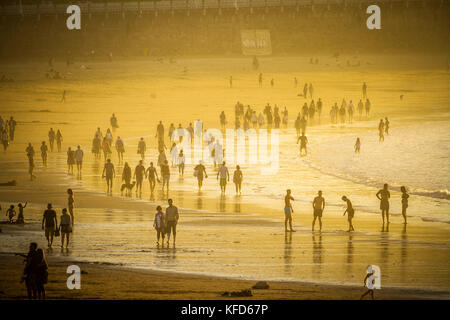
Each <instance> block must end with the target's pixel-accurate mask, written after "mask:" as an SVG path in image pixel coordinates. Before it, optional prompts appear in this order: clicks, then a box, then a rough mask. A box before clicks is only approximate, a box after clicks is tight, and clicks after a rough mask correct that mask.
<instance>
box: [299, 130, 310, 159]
mask: <svg viewBox="0 0 450 320" xmlns="http://www.w3.org/2000/svg"><path fill="white" fill-rule="evenodd" d="M299 141H300V157H301V156H302V151H303V150H305V156H307V155H308V150H307V149H306V145H307V143H308V138H307V137H306V136H305V133H304V132H302V135H301V136H300V137H298V139H297V144H298V142H299Z"/></svg>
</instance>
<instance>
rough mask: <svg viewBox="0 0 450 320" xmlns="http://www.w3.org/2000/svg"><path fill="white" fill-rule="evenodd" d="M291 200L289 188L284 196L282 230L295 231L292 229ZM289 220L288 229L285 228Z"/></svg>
mask: <svg viewBox="0 0 450 320" xmlns="http://www.w3.org/2000/svg"><path fill="white" fill-rule="evenodd" d="M291 200H292V201H294V198H293V197H292V195H291V189H287V190H286V196H285V197H284V231H285V232H288V231H291V232H295V230H294V229H292V213H294V209H293V208H292V204H291ZM288 222H289V229H290V230H288V228H287V225H288Z"/></svg>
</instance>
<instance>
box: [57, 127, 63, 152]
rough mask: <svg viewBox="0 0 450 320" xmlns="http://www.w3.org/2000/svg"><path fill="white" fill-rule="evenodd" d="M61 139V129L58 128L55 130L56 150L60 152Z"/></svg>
mask: <svg viewBox="0 0 450 320" xmlns="http://www.w3.org/2000/svg"><path fill="white" fill-rule="evenodd" d="M62 140H63V136H62V134H61V131H59V129H58V131H56V146H57V148H58V152H61V143H62Z"/></svg>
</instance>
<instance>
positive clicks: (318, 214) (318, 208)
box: [284, 183, 409, 232]
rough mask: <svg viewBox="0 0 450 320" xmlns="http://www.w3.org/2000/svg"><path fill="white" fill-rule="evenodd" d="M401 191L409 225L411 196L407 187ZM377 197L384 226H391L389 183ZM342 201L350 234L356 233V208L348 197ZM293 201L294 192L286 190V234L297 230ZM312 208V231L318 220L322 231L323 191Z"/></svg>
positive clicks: (403, 211) (319, 193) (404, 211)
mask: <svg viewBox="0 0 450 320" xmlns="http://www.w3.org/2000/svg"><path fill="white" fill-rule="evenodd" d="M400 190H401V192H402V195H401V204H402V216H403V221H404V222H403V223H404V224H405V225H406V224H407V216H406V210H407V208H408V199H409V194H408V192H407V190H406V187H405V186H401V188H400ZM376 197H377V199H378V200H379V201H380V210H381V216H382V219H383V226H384V225H385V222H386V223H387V224H388V225H389V223H390V220H389V199H390V198H391V193H390V192H389V186H388V184H387V183H385V184H384V186H383V189H380V190H379V191H378V192H377V193H376ZM341 199H342V201H344V202H345V203H346V209H345V211H344V214H343V215H344V216H345V215H346V214H347V220H348V232H351V231H355V228H354V226H353V218H354V216H355V208H354V207H353V204H352V202H351V200H350V199H349V198H348V197H347V196H346V195H344V196H342V198H341ZM291 201H294V198H293V197H292V191H291V190H290V189H288V190H286V195H285V197H284V216H285V220H284V229H285V231H286V232H295V230H294V229H293V228H292V213H293V212H294V209H293V207H292V203H291ZM312 208H313V221H312V231H314V226H315V223H316V220H318V221H319V231H322V215H323V211H324V209H325V198H324V197H323V195H322V191H321V190H319V191H318V194H317V196H316V197H315V198H314V199H313V201H312ZM288 224H289V229H288Z"/></svg>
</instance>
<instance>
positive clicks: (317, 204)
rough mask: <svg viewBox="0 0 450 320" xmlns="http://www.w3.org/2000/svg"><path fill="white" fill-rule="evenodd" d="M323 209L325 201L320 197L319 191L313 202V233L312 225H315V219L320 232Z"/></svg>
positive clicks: (320, 192)
mask: <svg viewBox="0 0 450 320" xmlns="http://www.w3.org/2000/svg"><path fill="white" fill-rule="evenodd" d="M324 209H325V199H324V198H323V197H322V191H320V190H319V192H318V196H317V197H315V198H314V200H313V211H314V220H313V222H312V231H314V225H315V223H316V219H317V218H318V219H319V226H320V228H319V231H322V213H323V210H324Z"/></svg>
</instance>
